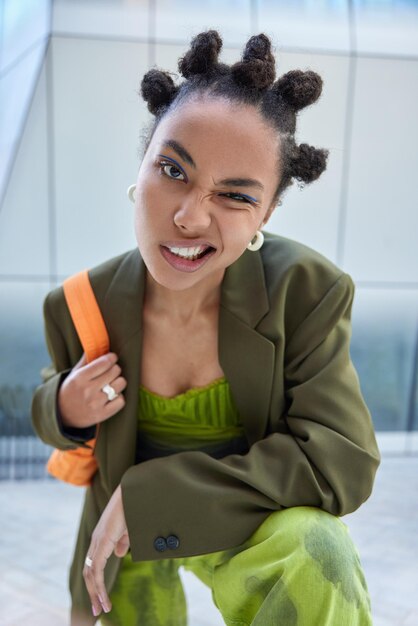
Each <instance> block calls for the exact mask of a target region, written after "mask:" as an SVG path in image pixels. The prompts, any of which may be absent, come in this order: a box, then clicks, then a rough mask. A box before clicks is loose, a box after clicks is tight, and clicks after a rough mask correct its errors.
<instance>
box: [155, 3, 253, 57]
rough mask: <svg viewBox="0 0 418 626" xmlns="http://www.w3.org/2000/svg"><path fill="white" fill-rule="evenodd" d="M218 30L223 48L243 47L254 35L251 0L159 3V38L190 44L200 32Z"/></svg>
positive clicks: (157, 31) (157, 11)
mask: <svg viewBox="0 0 418 626" xmlns="http://www.w3.org/2000/svg"><path fill="white" fill-rule="evenodd" d="M209 29H214V30H217V31H219V33H220V35H221V36H222V39H223V41H224V45H228V46H239V47H241V46H242V45H243V43H244V41H246V40H247V39H248V38H249V37H250V35H251V34H252V32H251V4H250V0H206V2H204V3H200V2H190V1H189V0H176V2H173V1H172V0H156V37H157V39H159V40H163V41H164V40H169V41H174V42H176V41H178V42H184V43H188V42H189V41H190V38H191V37H192V36H194V35H197V34H198V33H200V32H202V31H204V30H209Z"/></svg>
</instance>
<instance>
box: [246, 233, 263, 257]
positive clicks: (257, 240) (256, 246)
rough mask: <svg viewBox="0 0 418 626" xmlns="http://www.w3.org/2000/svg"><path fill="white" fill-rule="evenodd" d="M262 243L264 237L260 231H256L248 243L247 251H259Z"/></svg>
mask: <svg viewBox="0 0 418 626" xmlns="http://www.w3.org/2000/svg"><path fill="white" fill-rule="evenodd" d="M263 243H264V235H263V233H262V232H261V230H257V232H256V233H255V235H254V237H253V238H252V239H251V241H250V243H249V244H248V246H247V250H251V252H256V250H260V248H261V246H262V245H263Z"/></svg>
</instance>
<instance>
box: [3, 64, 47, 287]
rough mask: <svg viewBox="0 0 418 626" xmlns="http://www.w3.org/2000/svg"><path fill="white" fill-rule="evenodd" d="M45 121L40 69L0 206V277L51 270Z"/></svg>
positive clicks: (42, 79)
mask: <svg viewBox="0 0 418 626" xmlns="http://www.w3.org/2000/svg"><path fill="white" fill-rule="evenodd" d="M25 61H26V59H25ZM28 61H29V59H28ZM36 62H38V60H37V59H36ZM22 63H23V62H22ZM19 66H20V64H19ZM17 69H18V68H15V69H14V70H13V72H16V71H17ZM28 81H29V82H30V79H29V77H28ZM31 86H32V85H31ZM26 97H29V96H28V95H27V96H26ZM16 105H17V103H16ZM46 123H47V122H46V87H45V69H42V72H41V74H40V78H39V81H38V84H37V86H36V91H35V94H34V98H33V101H32V105H31V108H30V111H29V116H28V119H27V122H26V125H25V131H24V134H23V136H22V140H21V142H20V145H19V151H18V154H17V158H16V161H15V164H14V168H13V172H12V175H11V178H10V181H9V184H8V187H7V193H6V195H5V197H4V201H3V204H2V207H1V209H0V278H1V275H2V274H3V275H4V274H13V275H18V274H21V275H22V274H26V275H29V274H30V275H37V274H38V275H45V274H46V275H48V274H49V271H50V267H49V243H48V241H49V239H48V231H49V226H48V162H47V136H46Z"/></svg>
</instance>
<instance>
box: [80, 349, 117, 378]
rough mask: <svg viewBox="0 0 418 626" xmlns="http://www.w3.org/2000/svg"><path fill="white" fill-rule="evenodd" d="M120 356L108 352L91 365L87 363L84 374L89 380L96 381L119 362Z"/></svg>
mask: <svg viewBox="0 0 418 626" xmlns="http://www.w3.org/2000/svg"><path fill="white" fill-rule="evenodd" d="M117 360H118V356H117V354H115V353H114V352H108V353H107V354H103V356H99V358H97V359H94V361H92V362H91V363H87V364H86V365H85V366H84V368H83V370H84V371H83V374H84V375H85V376H86V377H87V378H88V380H94V379H95V378H97V377H98V376H101V375H102V374H104V373H105V372H107V371H109V370H110V369H111V368H112V367H113V366H114V365H115V363H116V362H117Z"/></svg>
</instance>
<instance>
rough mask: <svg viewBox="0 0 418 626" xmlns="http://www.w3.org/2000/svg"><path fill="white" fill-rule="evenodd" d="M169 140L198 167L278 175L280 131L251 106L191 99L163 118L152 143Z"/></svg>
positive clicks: (156, 144)
mask: <svg viewBox="0 0 418 626" xmlns="http://www.w3.org/2000/svg"><path fill="white" fill-rule="evenodd" d="M168 139H175V140H177V141H178V142H180V143H181V144H182V145H183V146H184V147H185V148H186V149H187V150H188V152H189V153H190V154H191V156H192V157H193V160H194V161H195V163H196V167H197V169H199V168H203V167H204V166H205V165H207V166H210V167H211V168H216V169H221V170H224V169H225V167H227V168H228V171H229V172H230V173H231V171H232V173H233V171H235V170H236V173H237V174H239V175H243V174H244V173H246V174H249V175H250V174H251V175H252V176H254V175H255V174H258V176H259V177H260V178H261V177H262V178H263V179H264V180H265V179H266V177H267V178H268V177H273V178H274V179H275V177H276V175H277V161H278V154H279V152H278V144H279V139H278V136H277V133H276V132H275V131H274V129H273V128H271V127H270V126H269V125H268V124H267V123H266V122H265V120H264V119H263V118H262V117H261V115H260V114H259V113H258V111H257V110H256V109H255V108H254V107H251V106H244V105H240V104H233V103H230V102H228V101H225V100H221V99H210V98H199V99H198V100H195V101H192V102H187V103H185V104H182V105H180V106H179V107H178V108H177V109H175V110H174V111H172V112H171V113H169V114H168V115H167V116H166V117H165V118H163V120H162V121H161V123H160V124H159V126H158V128H157V129H156V131H155V134H154V137H153V140H152V142H151V143H152V144H153V145H154V146H155V147H158V145H161V144H162V143H164V141H166V140H168ZM274 182H275V181H274Z"/></svg>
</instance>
